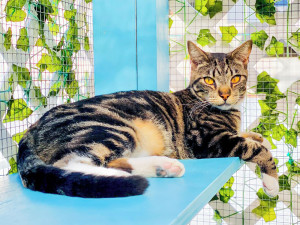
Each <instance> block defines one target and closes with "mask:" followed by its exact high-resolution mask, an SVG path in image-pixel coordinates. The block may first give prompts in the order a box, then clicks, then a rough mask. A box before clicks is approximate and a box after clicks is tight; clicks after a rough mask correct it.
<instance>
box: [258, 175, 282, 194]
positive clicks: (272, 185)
mask: <svg viewBox="0 0 300 225" xmlns="http://www.w3.org/2000/svg"><path fill="white" fill-rule="evenodd" d="M261 175H262V183H263V189H264V192H265V193H266V194H267V195H268V196H269V197H270V198H273V197H276V196H277V195H278V192H279V183H278V179H276V178H275V177H272V176H270V175H268V174H266V173H262V174H261Z"/></svg>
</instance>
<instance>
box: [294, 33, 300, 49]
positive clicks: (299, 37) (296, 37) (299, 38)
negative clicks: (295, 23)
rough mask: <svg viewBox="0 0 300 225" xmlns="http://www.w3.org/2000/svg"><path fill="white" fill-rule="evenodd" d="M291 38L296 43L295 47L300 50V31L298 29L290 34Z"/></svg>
mask: <svg viewBox="0 0 300 225" xmlns="http://www.w3.org/2000/svg"><path fill="white" fill-rule="evenodd" d="M292 38H293V39H294V40H295V41H297V43H298V46H297V47H298V48H300V29H298V30H297V31H296V32H292Z"/></svg>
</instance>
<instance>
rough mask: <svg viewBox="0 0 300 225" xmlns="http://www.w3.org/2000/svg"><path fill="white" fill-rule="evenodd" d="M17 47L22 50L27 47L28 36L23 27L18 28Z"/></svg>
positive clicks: (25, 49)
mask: <svg viewBox="0 0 300 225" xmlns="http://www.w3.org/2000/svg"><path fill="white" fill-rule="evenodd" d="M17 49H22V50H23V51H24V52H26V51H27V50H28V49H29V38H28V36H27V30H26V28H25V27H24V28H21V29H20V37H19V39H18V40H17Z"/></svg>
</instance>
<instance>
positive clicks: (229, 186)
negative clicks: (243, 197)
mask: <svg viewBox="0 0 300 225" xmlns="http://www.w3.org/2000/svg"><path fill="white" fill-rule="evenodd" d="M233 182H234V177H230V179H229V180H228V181H227V182H226V183H225V184H224V185H223V188H231V187H232V185H233Z"/></svg>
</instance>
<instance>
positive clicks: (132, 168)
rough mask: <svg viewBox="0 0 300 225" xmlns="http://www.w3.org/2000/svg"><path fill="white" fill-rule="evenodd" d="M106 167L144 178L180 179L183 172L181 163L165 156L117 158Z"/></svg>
mask: <svg viewBox="0 0 300 225" xmlns="http://www.w3.org/2000/svg"><path fill="white" fill-rule="evenodd" d="M108 167H111V168H116V169H121V170H124V171H127V172H130V173H131V174H133V175H140V176H144V177H181V176H183V174H184V172H185V169H184V166H183V164H182V163H181V162H179V161H178V160H177V159H171V158H168V157H166V156H148V157H139V158H119V159H116V160H113V161H111V162H110V163H108Z"/></svg>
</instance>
